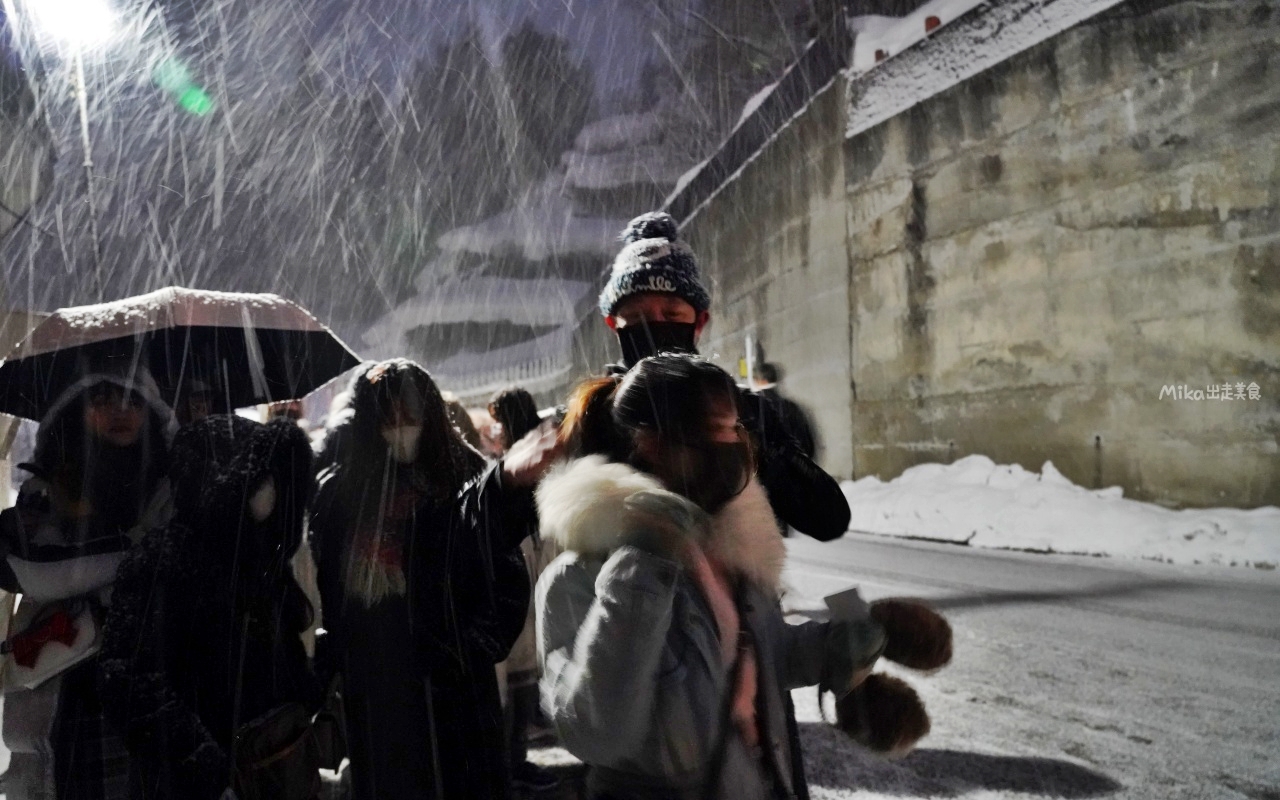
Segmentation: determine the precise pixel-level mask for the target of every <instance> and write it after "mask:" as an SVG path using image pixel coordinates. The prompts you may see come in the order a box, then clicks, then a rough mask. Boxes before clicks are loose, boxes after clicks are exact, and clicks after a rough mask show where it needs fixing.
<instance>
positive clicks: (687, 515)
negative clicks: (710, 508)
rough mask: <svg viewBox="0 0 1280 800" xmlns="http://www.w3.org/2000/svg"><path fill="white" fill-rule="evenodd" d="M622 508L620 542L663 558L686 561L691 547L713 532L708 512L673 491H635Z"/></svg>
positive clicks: (698, 544) (704, 539) (700, 544)
mask: <svg viewBox="0 0 1280 800" xmlns="http://www.w3.org/2000/svg"><path fill="white" fill-rule="evenodd" d="M622 510H623V520H624V522H623V530H622V542H621V543H622V544H625V545H631V546H632V547H636V548H639V549H641V550H644V551H645V552H647V553H651V554H653V555H656V556H662V557H663V558H670V559H672V560H675V561H683V560H684V555H685V553H686V552H687V550H688V549H689V548H690V547H701V546H702V545H703V544H705V543H706V541H707V538H708V537H709V536H710V534H711V518H710V517H708V516H707V514H706V512H705V511H703V510H702V509H701V508H699V507H698V506H697V505H696V504H694V503H693V501H691V500H689V499H687V498H685V497H682V496H681V495H678V494H676V493H674V492H667V491H660V490H646V491H641V492H636V493H635V494H632V495H630V496H629V497H627V499H626V500H624V501H623V503H622Z"/></svg>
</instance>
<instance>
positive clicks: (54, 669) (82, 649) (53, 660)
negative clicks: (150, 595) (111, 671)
mask: <svg viewBox="0 0 1280 800" xmlns="http://www.w3.org/2000/svg"><path fill="white" fill-rule="evenodd" d="M58 611H63V612H66V613H67V614H68V615H69V616H70V617H71V624H72V625H73V626H74V628H75V638H74V639H73V640H72V642H71V644H70V645H68V644H64V643H63V642H60V641H49V642H45V643H44V644H43V645H41V647H40V653H39V655H38V656H36V660H35V663H34V664H32V665H31V666H23V665H22V664H19V663H18V662H17V660H16V659H15V658H14V654H13V652H9V653H7V654H6V655H5V667H4V672H5V676H4V688H5V693H6V694H8V693H9V692H10V691H12V690H15V689H34V688H36V687H37V686H39V685H41V684H42V683H44V682H46V681H48V680H49V679H50V678H54V677H57V676H58V675H61V674H62V673H64V672H66V671H67V670H69V669H71V668H72V667H74V666H75V665H76V664H79V663H80V662H82V661H85V660H86V659H89V658H92V657H93V656H94V655H96V654H97V652H98V650H99V648H100V647H101V646H102V642H101V638H102V637H101V633H102V626H101V623H100V622H99V621H98V618H97V615H96V614H95V613H94V607H93V605H92V604H91V603H90V602H89V601H88V600H85V599H80V600H75V601H67V600H58V601H53V602H48V603H41V602H38V601H35V600H31V599H29V598H26V597H23V598H22V600H21V602H19V603H18V610H17V613H15V614H14V616H13V623H12V624H11V625H10V626H9V630H10V631H12V632H13V633H11V634H10V637H9V638H10V641H12V639H13V637H14V636H17V635H20V634H22V633H24V632H27V631H29V630H33V629H35V628H38V627H39V626H40V625H42V624H44V623H45V621H46V620H48V619H49V617H50V615H51V614H53V613H56V612H58Z"/></svg>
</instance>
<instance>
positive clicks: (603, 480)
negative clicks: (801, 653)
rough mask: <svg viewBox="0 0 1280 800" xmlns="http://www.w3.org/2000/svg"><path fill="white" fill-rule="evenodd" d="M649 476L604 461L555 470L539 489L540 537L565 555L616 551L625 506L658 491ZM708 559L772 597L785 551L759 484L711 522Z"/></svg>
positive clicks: (579, 462) (589, 459) (591, 458)
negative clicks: (629, 500) (631, 498)
mask: <svg viewBox="0 0 1280 800" xmlns="http://www.w3.org/2000/svg"><path fill="white" fill-rule="evenodd" d="M660 490H662V484H660V483H659V482H658V480H657V478H654V477H653V476H652V475H648V474H646V473H643V472H640V471H638V470H636V469H634V468H633V467H630V466H628V465H626V464H617V463H612V462H609V461H607V460H606V459H604V458H603V457H602V456H588V457H586V458H580V459H577V460H576V461H570V462H568V463H567V464H562V465H560V466H558V467H556V468H555V469H554V470H553V471H552V472H551V473H550V474H548V475H547V477H546V478H545V479H543V481H542V483H541V485H540V486H539V487H538V517H539V519H540V520H541V526H542V535H543V536H544V537H545V538H548V539H551V540H552V541H554V542H556V544H558V545H559V546H560V547H562V548H564V549H565V550H571V551H573V552H577V553H583V554H588V555H606V554H608V553H610V552H612V551H613V550H615V549H617V547H618V546H619V544H620V541H619V540H620V537H621V532H622V529H623V525H622V515H623V514H624V513H626V512H625V510H624V508H623V501H624V500H626V499H627V498H628V497H629V496H631V495H632V494H635V493H636V492H641V491H660ZM711 529H712V535H711V541H710V542H709V543H708V545H707V548H706V550H707V553H708V555H711V556H713V557H714V558H716V559H717V560H719V561H720V563H722V564H724V565H725V566H726V567H728V568H729V569H731V570H733V571H734V572H736V573H737V574H739V575H742V576H743V577H745V578H746V579H747V580H749V581H751V582H752V583H755V584H756V585H758V586H760V587H761V588H763V589H765V590H767V591H769V592H776V591H777V590H778V587H779V579H780V578H781V575H782V567H783V564H784V563H785V561H786V557H787V550H786V545H785V544H784V542H783V540H782V534H781V533H780V532H779V531H778V525H777V522H776V521H775V520H774V516H773V510H772V508H770V506H769V498H768V497H767V496H766V495H765V491H764V487H763V486H761V485H760V483H759V481H756V480H754V479H752V481H751V483H750V485H748V486H747V489H746V491H744V492H743V493H742V494H740V495H738V496H737V497H735V498H734V499H733V500H731V501H730V502H729V504H728V505H726V506H725V507H724V509H723V510H722V511H721V512H720V513H719V514H717V515H716V516H715V518H714V519H712V523H711Z"/></svg>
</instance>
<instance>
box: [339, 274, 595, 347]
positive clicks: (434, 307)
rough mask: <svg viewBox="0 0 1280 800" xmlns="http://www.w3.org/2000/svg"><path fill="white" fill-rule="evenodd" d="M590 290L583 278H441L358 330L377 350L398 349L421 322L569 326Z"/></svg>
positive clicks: (435, 323)
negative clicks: (364, 330) (580, 279)
mask: <svg viewBox="0 0 1280 800" xmlns="http://www.w3.org/2000/svg"><path fill="white" fill-rule="evenodd" d="M591 290H592V286H591V285H590V284H588V283H586V282H584V281H570V280H555V279H539V280H522V279H519V278H464V279H454V280H450V281H447V282H445V283H443V284H441V285H439V286H436V287H433V288H430V289H426V290H424V291H422V293H420V294H418V295H417V296H415V297H412V298H410V299H409V300H406V301H405V302H403V303H401V304H400V305H398V306H396V307H395V308H394V309H392V310H391V311H390V312H389V313H388V314H386V315H385V316H383V317H382V318H381V319H379V320H378V321H377V322H376V323H375V324H374V325H373V326H372V327H370V328H369V330H368V331H366V332H365V334H364V341H365V343H366V344H368V345H369V347H370V348H372V349H373V350H374V351H376V352H377V353H383V352H388V353H393V354H394V353H397V352H400V353H403V348H404V337H405V334H406V333H407V332H408V331H410V330H412V329H414V328H418V327H421V326H423V325H438V324H447V323H456V322H479V323H485V322H504V321H505V322H512V323H515V324H518V325H528V326H569V327H570V328H572V326H574V325H576V323H577V320H578V313H577V305H578V303H579V302H580V301H581V300H582V299H583V298H584V297H586V296H587V295H588V294H589V293H590V292H591Z"/></svg>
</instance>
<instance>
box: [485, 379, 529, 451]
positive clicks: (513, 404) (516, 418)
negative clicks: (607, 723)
mask: <svg viewBox="0 0 1280 800" xmlns="http://www.w3.org/2000/svg"><path fill="white" fill-rule="evenodd" d="M489 416H491V417H493V419H494V421H495V422H497V423H498V424H499V425H501V426H502V449H503V450H510V449H511V447H512V446H513V445H514V444H515V443H516V442H518V441H520V440H521V439H523V438H524V437H525V435H526V434H528V433H529V431H531V430H533V429H534V428H536V427H538V424H539V423H540V422H541V421H542V420H541V418H539V416H538V404H537V403H535V402H533V395H531V394H529V392H528V391H526V390H524V389H521V388H520V387H519V386H509V387H507V388H506V389H503V390H502V391H500V392H498V393H497V394H495V395H494V396H493V399H492V400H490V401H489Z"/></svg>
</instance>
